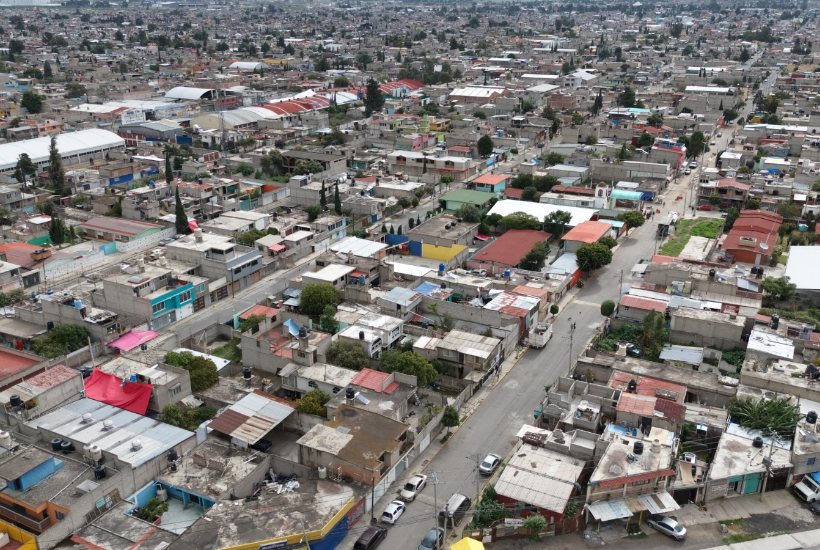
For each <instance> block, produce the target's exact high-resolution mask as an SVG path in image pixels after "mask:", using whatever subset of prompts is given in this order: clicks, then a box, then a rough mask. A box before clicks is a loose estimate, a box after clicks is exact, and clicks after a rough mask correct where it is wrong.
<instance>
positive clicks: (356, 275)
mask: <svg viewBox="0 0 820 550" xmlns="http://www.w3.org/2000/svg"><path fill="white" fill-rule="evenodd" d="M350 276H351V277H353V278H356V279H358V278H359V277H367V273H365V272H364V271H353V272H352V273H351V274H350Z"/></svg>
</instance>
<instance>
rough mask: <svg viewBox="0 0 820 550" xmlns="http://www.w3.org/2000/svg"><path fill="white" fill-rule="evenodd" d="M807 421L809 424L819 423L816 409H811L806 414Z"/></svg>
mask: <svg viewBox="0 0 820 550" xmlns="http://www.w3.org/2000/svg"><path fill="white" fill-rule="evenodd" d="M806 423H807V424H817V413H816V412H814V411H809V412H808V413H807V414H806Z"/></svg>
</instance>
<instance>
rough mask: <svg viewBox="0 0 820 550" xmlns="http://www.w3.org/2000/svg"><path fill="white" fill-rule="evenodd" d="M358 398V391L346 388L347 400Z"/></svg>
mask: <svg viewBox="0 0 820 550" xmlns="http://www.w3.org/2000/svg"><path fill="white" fill-rule="evenodd" d="M354 397H356V390H354V389H353V388H351V387H350V386H348V387H346V388H345V399H353V398H354Z"/></svg>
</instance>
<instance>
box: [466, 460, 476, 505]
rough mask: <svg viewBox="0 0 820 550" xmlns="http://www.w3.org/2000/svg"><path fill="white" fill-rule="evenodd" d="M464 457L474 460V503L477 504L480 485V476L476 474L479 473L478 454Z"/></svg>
mask: <svg viewBox="0 0 820 550" xmlns="http://www.w3.org/2000/svg"><path fill="white" fill-rule="evenodd" d="M464 458H466V459H468V460H470V459H472V460H475V504H476V505H477V504H478V497H479V486H480V478H479V477H478V474H479V471H478V464H479V458H478V454H476V455H475V458H473V457H471V456H467V457H464Z"/></svg>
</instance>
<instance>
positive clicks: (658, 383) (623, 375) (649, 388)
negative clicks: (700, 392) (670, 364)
mask: <svg viewBox="0 0 820 550" xmlns="http://www.w3.org/2000/svg"><path fill="white" fill-rule="evenodd" d="M630 380H635V382H637V383H638V388H637V390H636V393H637V394H638V395H643V396H647V397H656V396H657V390H659V389H661V390H666V391H672V392H675V393H676V394H677V396H678V400H677V402H678V403H683V400H684V397H685V395H686V387H685V386H681V385H680V384H675V383H673V382H667V381H666V380H659V379H658V378H649V377H647V376H635V375H633V374H630V373H628V372H616V373H614V374H613V375H612V378H611V379H610V381H609V387H610V388H615V389H619V390H621V392H622V393H621V396H622V397H623V396H625V395H632V394H627V393H626V390H627V386H628V385H629V381H630Z"/></svg>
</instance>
